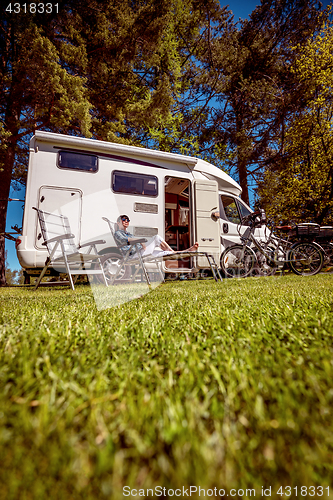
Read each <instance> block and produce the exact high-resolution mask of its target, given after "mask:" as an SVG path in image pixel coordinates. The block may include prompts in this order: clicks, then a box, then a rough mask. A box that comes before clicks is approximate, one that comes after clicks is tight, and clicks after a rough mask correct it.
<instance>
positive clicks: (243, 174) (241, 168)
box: [238, 158, 250, 205]
mask: <svg viewBox="0 0 333 500" xmlns="http://www.w3.org/2000/svg"><path fill="white" fill-rule="evenodd" d="M238 175H239V184H240V186H241V188H242V194H241V198H242V200H243V201H245V203H246V204H247V205H249V204H250V200H249V186H248V182H247V167H246V161H244V159H242V158H241V159H240V161H239V162H238Z"/></svg>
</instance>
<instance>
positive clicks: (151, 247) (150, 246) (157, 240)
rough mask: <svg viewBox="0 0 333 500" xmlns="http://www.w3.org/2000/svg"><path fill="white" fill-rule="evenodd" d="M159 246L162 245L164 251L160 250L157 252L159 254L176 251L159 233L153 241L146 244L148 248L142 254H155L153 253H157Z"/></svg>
mask: <svg viewBox="0 0 333 500" xmlns="http://www.w3.org/2000/svg"><path fill="white" fill-rule="evenodd" d="M158 247H160V248H161V249H162V251H161V250H159V251H158V252H157V253H158V254H161V255H162V254H163V255H167V254H168V253H173V252H174V250H172V248H171V247H169V245H168V244H167V243H166V242H165V241H164V240H163V238H161V236H160V235H159V234H157V235H156V236H154V237H153V239H152V240H151V242H150V243H148V244H147V245H146V248H145V250H144V251H143V252H142V255H143V256H147V255H153V254H154V255H155V254H156V252H155V249H157V248H158Z"/></svg>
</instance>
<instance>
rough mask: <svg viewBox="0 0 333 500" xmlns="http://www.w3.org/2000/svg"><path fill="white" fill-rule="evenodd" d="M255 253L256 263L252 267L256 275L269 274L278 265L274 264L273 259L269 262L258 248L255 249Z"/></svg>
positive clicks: (273, 271) (275, 269) (274, 270)
mask: <svg viewBox="0 0 333 500" xmlns="http://www.w3.org/2000/svg"><path fill="white" fill-rule="evenodd" d="M255 254H256V263H255V266H254V269H255V272H256V274H257V275H258V276H271V275H272V274H274V273H275V272H276V271H277V269H278V267H277V266H275V265H274V263H273V261H270V262H269V261H268V260H267V259H266V257H265V256H264V255H263V254H262V253H260V252H259V250H257V249H256V250H255Z"/></svg>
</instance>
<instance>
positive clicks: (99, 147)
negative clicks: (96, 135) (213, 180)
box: [30, 130, 198, 169]
mask: <svg viewBox="0 0 333 500" xmlns="http://www.w3.org/2000/svg"><path fill="white" fill-rule="evenodd" d="M36 139H37V141H38V142H49V143H50V142H51V143H52V144H53V145H54V146H59V147H68V148H71V147H72V148H73V147H76V148H80V149H81V150H89V151H92V150H93V151H94V152H96V153H97V152H101V153H103V152H104V153H117V154H127V155H133V156H140V157H142V158H146V159H147V158H149V159H156V160H157V159H159V160H166V161H172V162H175V161H176V162H178V163H183V164H186V165H187V166H188V167H190V168H191V169H193V167H194V166H195V165H196V163H197V162H198V158H194V157H193V156H184V155H179V154H175V153H166V152H164V151H155V150H154V149H146V148H140V147H137V146H128V145H126V144H117V143H114V142H107V141H97V140H96V139H85V138H83V137H74V136H71V135H63V134H54V133H52V132H44V131H40V130H36V132H35V135H34V136H33V137H32V139H31V141H30V146H31V147H32V148H34V146H35V140H36Z"/></svg>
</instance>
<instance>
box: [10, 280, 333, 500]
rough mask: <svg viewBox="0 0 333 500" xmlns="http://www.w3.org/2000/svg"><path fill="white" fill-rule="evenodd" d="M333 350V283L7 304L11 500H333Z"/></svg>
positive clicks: (174, 287)
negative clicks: (111, 303) (105, 305)
mask: <svg viewBox="0 0 333 500" xmlns="http://www.w3.org/2000/svg"><path fill="white" fill-rule="evenodd" d="M332 340H333V275H324V274H322V275H317V276H313V277H300V276H284V277H279V278H276V277H270V278H257V279H256V278H248V279H245V280H225V281H224V282H223V283H215V282H213V281H211V280H206V281H188V282H171V283H167V284H164V285H162V286H160V287H159V288H157V289H156V290H154V291H153V292H151V293H150V294H147V295H145V296H143V297H142V298H141V299H137V300H134V301H132V302H129V303H126V304H124V305H122V306H119V307H116V308H113V309H106V310H103V311H98V310H97V308H96V306H95V303H94V300H93V295H92V292H91V289H90V287H89V286H79V287H77V288H76V290H75V292H71V291H70V290H68V289H51V288H49V289H46V288H43V289H39V290H37V291H36V292H34V291H33V289H32V288H29V287H27V288H22V287H12V288H6V289H0V342H1V346H0V352H1V362H0V384H1V391H0V456H1V467H0V498H1V499H6V500H11V499H15V500H28V499H29V500H30V499H31V500H39V499H47V498H50V499H52V500H53V499H59V500H60V499H61V500H67V499H70V500H72V499H73V500H75V499H84V500H99V499H109V498H113V499H118V498H139V496H140V497H141V498H142V497H144V496H148V497H150V498H152V497H155V498H157V497H159V498H171V496H172V492H173V493H174V495H175V496H178V497H181V498H187V496H190V494H191V498H204V496H203V491H201V495H200V497H199V486H200V487H201V488H202V489H205V493H206V496H205V497H206V498H207V496H208V495H210V494H211V492H213V493H214V494H213V495H212V496H211V498H220V497H221V496H223V495H222V490H224V491H225V496H226V495H229V497H230V496H233V498H244V497H249V496H250V495H251V496H254V495H255V496H256V497H262V496H263V494H262V487H264V489H265V491H266V496H268V493H271V498H280V499H285V498H290V497H289V495H288V493H290V492H291V493H292V496H291V498H296V497H297V498H298V497H303V498H305V497H306V498H310V497H312V496H316V497H317V496H321V497H322V498H329V497H331V498H333V479H332V478H333V432H332V429H333V419H332V413H333V410H332V408H333V387H332V380H333V342H332ZM125 486H126V487H127V488H125V489H123V488H124V487H125ZM190 486H192V489H191V490H190V489H189V488H190ZM288 486H289V489H288ZM302 486H303V487H304V488H306V489H304V488H303V490H301V487H302ZM158 487H160V488H158ZM195 487H197V488H198V491H197V492H196V491H195ZM281 487H282V488H281ZM296 487H297V489H296ZM311 487H312V489H311ZM320 487H322V488H323V489H320ZM163 488H165V490H164V491H163ZM183 488H184V489H185V493H184V491H183ZM186 488H187V489H186ZM214 488H216V490H215V492H216V495H215V492H214ZM269 488H271V490H269ZM147 489H150V492H147ZM151 489H153V492H152V491H151ZM250 489H252V490H253V491H252V492H250V491H249V490H250ZM131 490H134V491H132V492H131ZM168 490H169V492H168ZM208 490H209V491H208ZM219 490H220V495H219V494H218V491H219ZM246 490H248V492H246ZM179 492H180V493H181V495H179ZM234 492H235V494H234ZM147 493H148V494H147ZM152 493H154V496H153V495H152ZM160 493H161V495H160ZM186 493H187V494H186ZM278 493H283V495H281V494H278ZM136 494H137V496H136V497H135V495H136Z"/></svg>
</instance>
